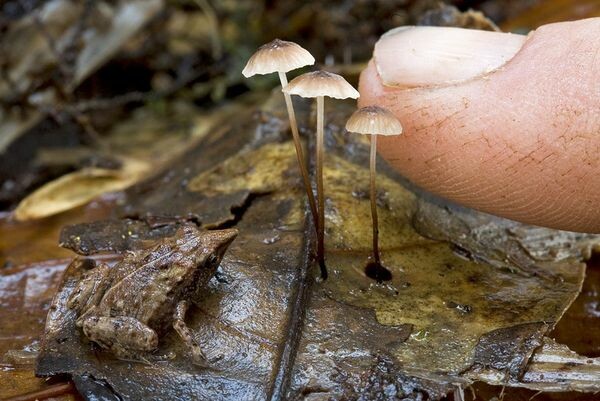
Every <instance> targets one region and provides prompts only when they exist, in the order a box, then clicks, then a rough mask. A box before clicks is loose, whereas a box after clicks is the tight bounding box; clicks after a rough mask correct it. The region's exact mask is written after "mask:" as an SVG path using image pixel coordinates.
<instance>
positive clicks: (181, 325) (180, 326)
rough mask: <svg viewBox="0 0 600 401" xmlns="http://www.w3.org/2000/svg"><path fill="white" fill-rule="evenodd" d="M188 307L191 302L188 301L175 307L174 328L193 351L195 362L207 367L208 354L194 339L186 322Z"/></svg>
mask: <svg viewBox="0 0 600 401" xmlns="http://www.w3.org/2000/svg"><path fill="white" fill-rule="evenodd" d="M188 308H189V303H188V302H187V301H181V302H179V303H178V304H177V308H175V314H174V316H173V328H174V329H175V331H176V332H177V334H179V337H181V339H182V340H183V342H184V343H185V344H186V345H187V346H188V347H189V349H190V351H191V352H192V360H193V362H194V363H195V364H196V365H200V366H205V367H206V366H208V361H207V359H206V356H205V355H204V353H203V352H202V349H201V348H200V345H198V343H197V342H196V340H195V339H194V336H193V335H192V332H191V330H190V329H189V327H187V325H186V324H185V320H184V319H185V313H186V312H187V310H188Z"/></svg>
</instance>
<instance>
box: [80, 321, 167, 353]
mask: <svg viewBox="0 0 600 401" xmlns="http://www.w3.org/2000/svg"><path fill="white" fill-rule="evenodd" d="M82 327H83V332H84V333H85V335H86V336H87V337H88V338H89V339H90V340H92V341H94V342H95V343H97V344H98V345H100V346H101V347H102V348H106V349H110V350H111V351H113V352H114V353H115V354H116V355H117V356H118V357H121V358H131V357H137V356H138V355H139V354H140V353H146V352H151V351H154V350H155V349H156V348H157V347H158V335H157V334H156V332H155V331H154V330H152V329H151V328H150V327H148V326H147V325H145V324H144V323H142V322H140V321H139V320H137V319H135V318H133V317H129V316H115V317H109V316H88V317H86V318H85V319H84V320H83V324H82Z"/></svg>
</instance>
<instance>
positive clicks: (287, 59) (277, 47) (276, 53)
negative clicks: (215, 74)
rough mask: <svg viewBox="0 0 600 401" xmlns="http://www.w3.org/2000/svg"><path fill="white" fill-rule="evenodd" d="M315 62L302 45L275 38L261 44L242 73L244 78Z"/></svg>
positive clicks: (287, 69)
mask: <svg viewBox="0 0 600 401" xmlns="http://www.w3.org/2000/svg"><path fill="white" fill-rule="evenodd" d="M314 63H315V58H314V57H313V56H312V55H311V54H310V53H309V52H308V50H306V49H304V48H303V47H302V46H300V45H298V44H296V43H294V42H288V41H285V40H280V39H275V40H273V41H272V42H269V43H267V44H265V45H262V46H261V47H259V48H258V50H257V51H256V52H255V53H254V54H253V55H252V57H250V60H248V62H247V63H246V66H245V67H244V70H243V71H242V74H243V75H244V76H245V77H246V78H250V77H251V76H253V75H256V74H259V75H264V74H271V73H273V72H288V71H291V70H295V69H297V68H301V67H304V66H307V65H312V64H314Z"/></svg>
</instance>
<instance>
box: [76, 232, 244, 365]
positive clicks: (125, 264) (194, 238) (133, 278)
mask: <svg viewBox="0 0 600 401" xmlns="http://www.w3.org/2000/svg"><path fill="white" fill-rule="evenodd" d="M236 236H237V230H235V229H228V230H215V231H201V230H199V229H198V228H196V227H195V226H194V225H185V226H183V227H181V228H179V230H178V231H177V232H176V234H175V235H174V236H173V237H170V238H166V239H163V240H161V241H160V242H159V243H158V244H156V245H155V246H153V247H152V248H148V249H145V250H142V251H135V252H128V253H127V254H126V255H125V257H124V258H123V260H122V261H121V262H119V263H118V264H116V265H115V266H114V267H112V268H110V267H109V266H108V265H106V264H100V265H98V266H97V267H94V268H93V269H91V270H90V271H88V272H86V273H85V274H84V275H83V278H82V279H81V281H80V282H79V283H77V285H76V286H75V289H74V290H73V293H72V294H71V296H70V297H69V299H68V302H67V306H68V307H69V308H70V309H73V310H75V311H76V312H77V313H78V319H77V326H78V327H81V328H82V329H83V333H84V334H85V335H86V336H87V337H88V338H89V339H90V340H92V341H93V342H95V343H97V344H98V345H100V346H101V347H102V348H105V349H109V350H111V351H112V352H113V353H114V354H115V355H116V356H117V357H119V358H124V359H144V354H148V353H150V352H152V351H155V350H156V349H157V347H158V339H159V336H162V335H163V334H165V333H166V332H167V331H168V330H169V329H170V327H171V326H173V328H174V329H175V331H176V332H177V334H179V336H180V337H181V339H182V340H183V341H184V342H185V344H186V345H187V346H188V347H189V349H190V351H191V355H192V360H193V362H194V363H196V364H198V365H201V366H207V360H206V358H205V356H204V353H203V352H202V350H201V348H200V346H199V345H198V343H197V342H196V340H195V339H194V336H193V335H192V332H191V331H190V329H189V328H188V327H187V325H186V324H185V322H184V317H185V313H186V311H187V309H188V307H189V304H190V302H191V301H193V300H194V299H196V297H197V296H198V295H199V294H200V293H201V291H202V290H203V289H204V288H205V286H206V285H207V283H208V281H209V280H210V279H211V278H212V277H213V275H214V274H215V273H216V270H217V267H218V266H219V263H220V262H221V259H222V257H223V254H224V253H225V250H226V249H227V247H228V246H229V244H231V242H232V241H233V240H234V239H235V237H236Z"/></svg>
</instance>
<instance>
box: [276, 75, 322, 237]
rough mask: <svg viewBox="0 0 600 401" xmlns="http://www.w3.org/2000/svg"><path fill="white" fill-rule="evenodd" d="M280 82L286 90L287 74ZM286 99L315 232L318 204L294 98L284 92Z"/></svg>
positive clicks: (282, 76)
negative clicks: (309, 172)
mask: <svg viewBox="0 0 600 401" xmlns="http://www.w3.org/2000/svg"><path fill="white" fill-rule="evenodd" d="M278 73H279V81H281V88H285V87H286V86H287V84H288V82H287V77H286V75H285V72H281V71H279V72H278ZM283 97H284V98H285V105H286V107H287V112H288V117H289V119H290V128H291V129H292V137H293V139H294V146H295V147H296V156H297V157H298V165H299V166H300V172H301V173H302V180H303V181H304V189H305V190H306V196H307V197H308V204H309V205H310V211H311V213H312V216H313V222H314V225H315V230H317V231H318V227H319V224H318V220H317V203H316V202H315V196H314V194H313V191H312V186H311V185H310V179H309V176H308V169H307V168H306V164H305V159H304V153H303V152H302V143H301V141H300V134H299V133H298V123H297V122H296V113H295V112H294V106H293V104H292V97H291V96H290V94H289V93H285V92H283Z"/></svg>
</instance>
